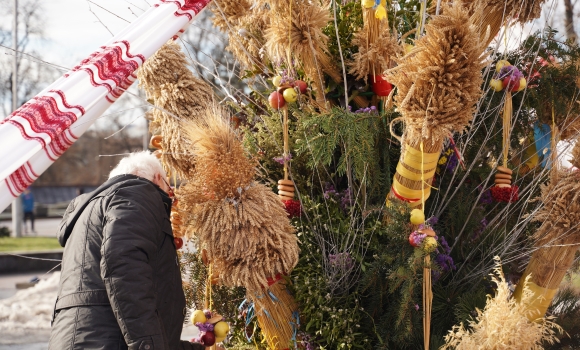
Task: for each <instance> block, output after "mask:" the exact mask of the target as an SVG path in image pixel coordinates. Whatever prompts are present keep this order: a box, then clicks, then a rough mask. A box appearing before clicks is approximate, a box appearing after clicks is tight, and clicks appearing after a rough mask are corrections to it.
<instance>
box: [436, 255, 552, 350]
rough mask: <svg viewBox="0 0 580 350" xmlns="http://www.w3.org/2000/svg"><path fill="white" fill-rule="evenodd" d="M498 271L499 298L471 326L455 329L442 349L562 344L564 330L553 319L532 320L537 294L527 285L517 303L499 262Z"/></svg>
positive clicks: (513, 349)
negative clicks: (530, 319)
mask: <svg viewBox="0 0 580 350" xmlns="http://www.w3.org/2000/svg"><path fill="white" fill-rule="evenodd" d="M494 271H495V273H494V274H492V275H491V276H492V278H491V279H492V281H493V282H494V283H495V285H496V286H497V291H496V295H495V297H491V296H489V295H488V297H487V303H486V305H485V309H484V310H483V311H481V310H478V309H476V311H477V317H475V320H473V321H472V320H469V321H468V324H469V327H465V326H464V325H463V324H460V325H459V326H453V329H452V330H451V331H449V334H448V335H446V336H445V342H446V343H445V345H444V346H443V347H442V348H441V349H443V350H444V349H455V350H472V349H479V350H499V349H502V350H529V349H543V346H542V345H543V344H545V343H549V344H554V343H555V342H559V340H558V337H557V333H562V332H563V330H562V328H561V327H560V326H558V325H557V324H556V323H554V322H553V319H554V318H553V317H545V318H540V319H538V320H537V321H536V322H531V321H529V320H528V315H530V314H532V313H534V312H535V311H534V310H533V309H532V307H530V305H531V303H532V302H533V301H534V299H536V296H535V295H534V293H533V292H532V291H531V290H530V289H529V288H528V287H527V286H525V287H524V290H523V293H522V300H521V302H517V301H516V300H515V299H514V298H512V297H511V291H510V289H509V287H508V283H507V281H506V279H505V277H504V274H503V271H502V269H501V266H499V262H498V265H497V266H496V268H495V270H494Z"/></svg>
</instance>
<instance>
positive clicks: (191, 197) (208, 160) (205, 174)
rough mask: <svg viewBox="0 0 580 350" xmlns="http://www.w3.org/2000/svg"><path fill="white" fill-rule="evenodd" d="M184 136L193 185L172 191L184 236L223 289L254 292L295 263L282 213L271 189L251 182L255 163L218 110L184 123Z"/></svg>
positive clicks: (289, 228) (291, 237) (290, 235)
mask: <svg viewBox="0 0 580 350" xmlns="http://www.w3.org/2000/svg"><path fill="white" fill-rule="evenodd" d="M185 132H186V133H187V135H188V136H189V139H190V141H191V144H192V145H193V153H195V155H196V157H195V162H194V165H195V168H194V169H195V170H194V173H193V177H192V181H190V182H189V183H188V184H186V185H184V186H182V187H181V188H180V189H179V191H178V192H177V195H178V198H179V203H180V209H181V210H183V212H182V213H183V216H184V218H186V221H187V223H188V232H187V234H188V235H195V237H196V238H197V240H198V241H199V247H200V248H204V249H206V250H207V253H208V257H209V259H210V260H211V261H212V262H213V263H214V264H215V267H216V271H219V273H220V280H221V282H222V283H223V284H224V285H226V286H243V287H246V288H247V289H249V290H252V291H259V290H261V288H263V287H267V285H268V284H267V283H268V282H267V280H266V278H267V277H272V276H275V275H276V274H278V273H288V272H290V271H291V270H292V268H293V267H294V266H295V265H296V263H297V262H298V243H297V238H296V236H295V234H294V231H295V230H294V228H293V227H292V225H291V224H290V221H289V219H288V217H287V213H286V210H285V209H284V206H283V204H282V202H281V201H280V199H279V198H278V196H277V195H276V194H275V193H273V192H272V190H271V189H270V188H268V187H266V186H264V185H261V184H257V183H254V182H253V178H254V175H255V165H256V162H255V161H254V160H253V159H249V158H248V157H247V156H246V154H245V151H244V149H243V147H242V143H241V141H240V140H239V138H238V135H236V133H235V130H234V129H233V128H232V127H231V125H230V123H229V121H228V120H227V118H226V114H225V112H224V111H223V110H222V109H220V108H218V107H214V108H213V109H212V110H210V111H208V113H207V115H206V116H205V117H204V118H201V119H200V120H196V121H193V122H190V123H188V124H186V125H185Z"/></svg>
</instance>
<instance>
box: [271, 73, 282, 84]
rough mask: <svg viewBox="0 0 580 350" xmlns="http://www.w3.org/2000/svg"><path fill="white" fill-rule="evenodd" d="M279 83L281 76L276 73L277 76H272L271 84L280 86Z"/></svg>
mask: <svg viewBox="0 0 580 350" xmlns="http://www.w3.org/2000/svg"><path fill="white" fill-rule="evenodd" d="M281 83H282V76H280V75H277V76H275V77H274V78H272V84H273V85H274V86H275V87H278V86H280V84H281Z"/></svg>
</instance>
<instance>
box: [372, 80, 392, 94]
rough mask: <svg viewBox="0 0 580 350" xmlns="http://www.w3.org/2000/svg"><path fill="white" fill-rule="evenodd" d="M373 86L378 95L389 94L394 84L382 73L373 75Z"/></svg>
mask: <svg viewBox="0 0 580 350" xmlns="http://www.w3.org/2000/svg"><path fill="white" fill-rule="evenodd" d="M371 85H372V86H371V88H372V90H373V92H374V93H375V94H376V95H377V96H389V94H390V93H391V90H392V89H393V85H391V83H389V82H388V81H387V80H386V79H385V78H384V77H383V76H382V75H371Z"/></svg>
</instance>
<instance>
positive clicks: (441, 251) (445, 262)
mask: <svg viewBox="0 0 580 350" xmlns="http://www.w3.org/2000/svg"><path fill="white" fill-rule="evenodd" d="M437 240H438V241H439V244H438V246H437V249H436V250H435V252H436V253H437V255H436V256H435V263H436V264H437V265H439V267H440V268H441V271H437V270H431V271H432V273H431V277H432V278H433V280H434V281H435V282H436V281H437V280H438V279H439V277H441V273H446V272H449V271H451V270H456V269H457V267H456V266H455V262H454V261H453V258H452V257H451V255H450V253H451V248H450V247H449V244H448V243H447V240H446V239H445V237H443V236H439V237H437Z"/></svg>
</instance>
